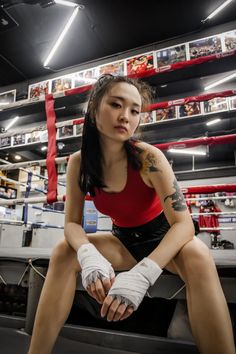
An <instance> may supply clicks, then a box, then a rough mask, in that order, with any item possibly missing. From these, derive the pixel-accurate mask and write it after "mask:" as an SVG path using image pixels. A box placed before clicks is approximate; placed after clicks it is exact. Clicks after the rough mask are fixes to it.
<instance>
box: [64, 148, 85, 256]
mask: <svg viewBox="0 0 236 354" xmlns="http://www.w3.org/2000/svg"><path fill="white" fill-rule="evenodd" d="M80 160H81V157H80V152H76V153H74V154H72V155H71V156H70V159H69V162H68V166H67V174H66V208H65V228H64V231H65V238H66V240H67V241H68V243H69V244H70V245H71V247H72V248H73V249H74V250H75V251H76V252H77V251H78V249H79V247H80V246H81V245H82V244H85V243H88V242H89V241H88V237H87V235H86V233H85V231H84V230H83V228H82V225H81V222H82V216H83V208H84V197H85V196H84V194H83V193H82V191H81V190H80V188H79V184H78V180H79V171H80Z"/></svg>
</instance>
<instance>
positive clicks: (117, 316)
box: [101, 295, 134, 322]
mask: <svg viewBox="0 0 236 354" xmlns="http://www.w3.org/2000/svg"><path fill="white" fill-rule="evenodd" d="M133 312H134V308H133V306H131V305H128V304H127V303H126V302H124V301H122V299H121V297H120V296H118V297H113V296H110V295H107V297H106V298H105V300H104V302H103V305H102V308H101V316H102V317H106V318H107V321H109V322H110V321H115V322H116V321H121V320H124V319H126V318H127V317H129V316H130V315H132V313H133Z"/></svg>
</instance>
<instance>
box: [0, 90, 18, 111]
mask: <svg viewBox="0 0 236 354" xmlns="http://www.w3.org/2000/svg"><path fill="white" fill-rule="evenodd" d="M15 101H16V90H11V91H6V92H2V93H0V109H2V108H4V107H7V106H8V105H9V104H11V103H14V102H15Z"/></svg>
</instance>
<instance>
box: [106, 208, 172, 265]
mask: <svg viewBox="0 0 236 354" xmlns="http://www.w3.org/2000/svg"><path fill="white" fill-rule="evenodd" d="M169 228H170V225H169V223H168V221H167V219H166V217H165V214H164V213H163V212H162V213H161V214H160V215H158V216H157V217H156V218H155V219H153V220H151V221H149V222H148V223H146V224H144V225H141V226H137V227H119V226H117V225H114V224H113V225H112V234H113V235H114V236H116V237H117V238H118V239H119V240H120V241H121V242H122V243H123V245H124V246H125V247H126V248H127V249H128V251H129V252H130V253H131V254H132V256H133V257H134V258H135V259H136V260H137V261H138V262H139V261H141V260H142V259H143V257H147V256H148V255H149V254H150V253H151V252H152V251H153V250H154V249H155V248H156V247H157V246H158V245H159V243H160V242H161V240H162V239H163V237H164V236H165V234H166V233H167V231H168V230H169Z"/></svg>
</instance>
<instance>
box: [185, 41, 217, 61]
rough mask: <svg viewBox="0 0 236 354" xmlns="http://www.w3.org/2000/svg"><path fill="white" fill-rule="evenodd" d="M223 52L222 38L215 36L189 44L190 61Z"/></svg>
mask: <svg viewBox="0 0 236 354" xmlns="http://www.w3.org/2000/svg"><path fill="white" fill-rule="evenodd" d="M221 52H222V45H221V37H220V36H214V37H208V38H203V39H198V40H197V41H194V42H190V43H189V53H190V59H196V58H199V57H203V56H207V55H211V54H217V53H221Z"/></svg>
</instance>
